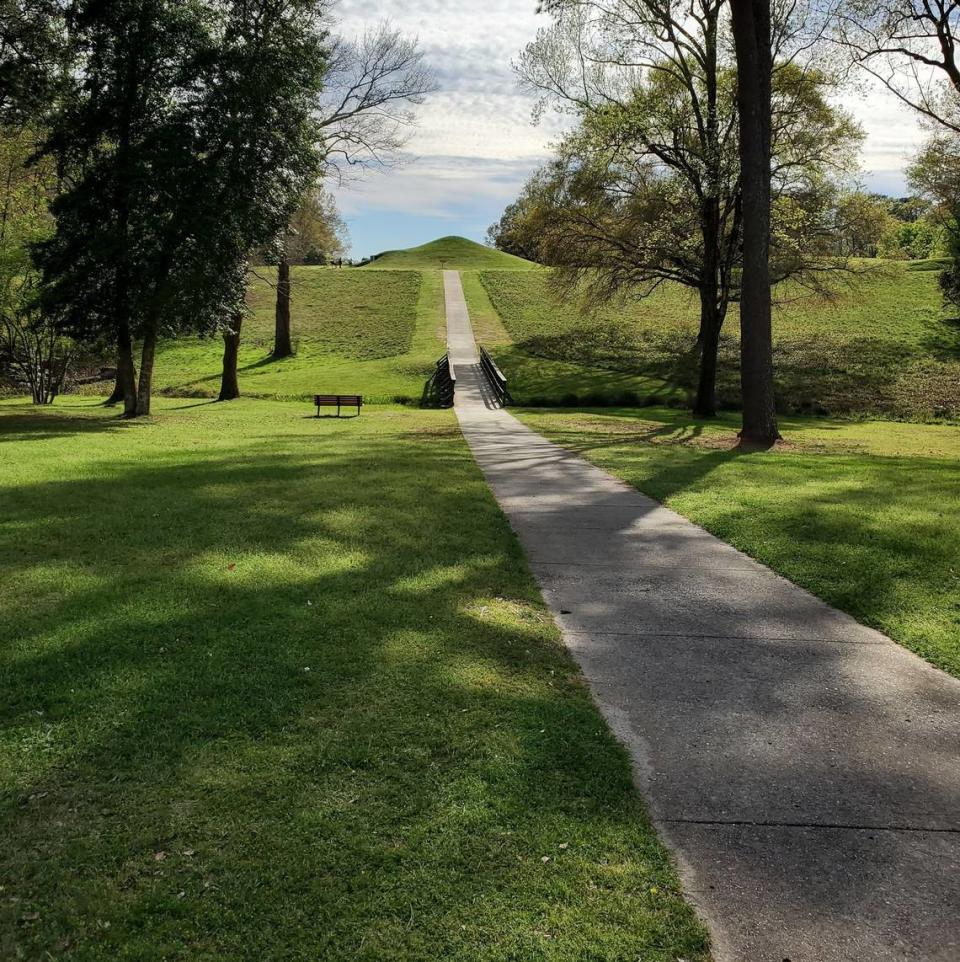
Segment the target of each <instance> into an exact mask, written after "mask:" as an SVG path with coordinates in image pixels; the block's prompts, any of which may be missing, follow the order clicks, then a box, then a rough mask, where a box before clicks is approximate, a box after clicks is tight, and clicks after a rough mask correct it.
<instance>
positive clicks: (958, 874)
mask: <svg viewBox="0 0 960 962" xmlns="http://www.w3.org/2000/svg"><path fill="white" fill-rule="evenodd" d="M444 289H445V293H446V298H447V329H448V342H449V347H450V357H451V359H452V360H453V362H454V364H455V365H456V373H457V394H456V413H457V416H458V418H459V420H460V424H461V428H462V430H463V434H464V436H465V438H466V440H467V442H468V444H469V445H470V448H471V450H472V451H473V454H474V457H475V458H476V460H477V462H478V464H479V465H480V467H481V469H482V470H483V472H484V474H485V476H486V478H487V481H488V483H489V484H490V487H491V488H492V490H493V492H494V494H495V496H496V498H497V500H498V501H499V503H500V505H501V507H502V509H503V511H504V512H505V513H506V515H507V517H508V518H509V520H510V523H511V525H512V526H513V528H514V530H515V531H516V533H517V535H518V537H519V538H520V541H521V543H522V544H523V546H524V548H525V550H526V552H527V556H528V558H529V560H530V565H531V568H532V569H533V573H534V575H535V576H536V578H537V580H538V581H539V583H540V586H541V588H542V590H543V594H544V598H545V599H546V601H547V604H548V605H549V607H550V609H551V611H552V612H553V615H554V618H555V619H556V620H557V622H558V623H559V625H560V627H561V629H562V631H563V637H564V640H565V642H566V644H567V646H568V647H569V648H570V649H571V651H572V652H573V654H574V656H575V657H576V659H577V661H578V662H579V664H580V666H581V668H582V669H583V671H584V674H585V675H586V677H587V679H588V680H589V682H590V685H591V688H592V690H593V693H594V697H595V699H596V700H597V702H598V704H599V705H600V708H601V710H602V711H603V713H604V715H605V716H606V718H607V721H608V722H609V724H610V725H611V727H612V728H613V730H614V731H615V732H616V734H617V735H618V737H620V738H621V740H622V741H623V742H624V743H625V744H626V745H627V747H628V748H629V750H630V752H631V755H632V758H633V762H634V770H635V774H636V779H637V781H638V784H639V786H640V788H641V790H642V792H643V794H644V796H645V798H646V801H647V804H648V806H649V808H650V810H651V813H652V815H653V817H654V821H655V823H656V825H657V827H658V829H659V831H660V832H661V834H662V836H663V837H664V838H665V840H666V841H667V843H668V844H669V845H670V847H671V849H672V851H673V853H674V855H675V857H676V859H677V862H678V865H679V868H680V872H681V876H682V878H683V881H684V886H685V890H686V892H687V894H688V896H689V898H690V899H691V901H692V902H693V903H694V904H695V905H696V906H697V908H698V910H699V911H700V913H701V915H702V916H703V918H704V919H705V921H706V922H707V924H708V926H709V927H710V929H711V933H712V935H713V940H714V953H715V957H716V958H717V960H718V962H727V960H737V962H785V960H789V962H888V960H891V962H892V960H917V962H920V960H923V962H957V960H960V682H958V681H957V680H955V679H953V678H951V677H950V676H948V675H946V674H944V673H942V672H940V671H937V670H936V669H934V668H932V667H930V666H929V665H927V664H926V663H925V662H923V661H922V660H921V659H919V658H917V657H916V656H914V655H912V654H911V653H909V652H907V651H906V650H904V649H903V648H900V647H899V646H898V645H896V644H894V643H893V642H892V641H890V640H889V639H888V638H886V637H885V636H883V635H881V634H879V633H878V632H876V631H873V630H871V629H869V628H866V627H864V626H862V625H860V624H859V623H857V622H856V621H854V620H853V619H852V618H850V617H849V616H848V615H845V614H843V613H842V612H839V611H837V610H835V609H833V608H830V607H829V606H827V605H826V604H824V603H823V602H821V601H819V600H818V599H816V598H814V597H813V596H812V595H810V594H809V593H807V592H806V591H804V590H802V589H800V588H798V587H797V586H796V585H793V584H792V583H790V582H788V581H786V580H785V579H783V578H781V577H779V576H778V575H776V574H774V573H773V572H771V571H770V570H769V569H768V568H765V567H764V566H763V565H760V564H758V563H757V562H755V561H753V560H752V559H750V558H748V557H746V556H745V555H743V554H741V553H740V552H738V551H736V550H735V549H734V548H732V547H730V546H729V545H727V544H725V543H723V542H721V541H719V540H718V539H716V538H714V537H713V536H712V535H710V534H708V533H707V532H705V531H704V530H703V529H701V528H698V527H697V526H696V525H694V524H692V523H690V522H689V521H687V520H685V519H684V518H682V517H680V516H679V515H677V514H675V513H674V512H672V511H670V510H668V509H667V508H665V507H663V506H662V505H660V504H658V503H657V502H655V501H653V500H651V499H649V498H647V497H645V496H644V495H642V494H640V493H639V492H638V491H636V490H635V489H634V488H632V487H630V486H629V485H626V484H625V483H623V482H621V481H619V480H617V479H616V478H614V477H612V476H611V475H609V474H607V473H606V472H604V471H601V470H600V469H599V468H596V467H594V466H593V465H591V464H589V463H587V462H586V461H584V460H582V459H581V458H579V457H576V456H574V455H572V454H570V453H569V452H567V451H565V450H564V449H562V448H560V447H558V446H557V445H555V444H553V443H551V442H549V441H547V440H546V439H545V438H543V437H542V436H540V435H538V434H536V433H535V432H533V431H531V430H530V429H529V428H527V427H525V426H524V425H523V424H521V423H520V422H519V421H517V420H516V419H515V418H514V417H512V416H511V415H510V414H508V413H507V412H506V411H503V410H499V409H498V408H497V406H496V404H495V402H494V401H493V400H492V398H491V396H490V394H489V392H488V391H487V389H486V386H485V383H484V381H483V377H482V374H481V373H480V371H479V367H478V366H477V365H476V363H475V362H476V348H475V345H474V344H473V333H472V330H471V329H470V323H469V316H468V313H467V309H466V305H465V303H464V298H463V291H462V287H461V284H460V279H459V274H457V272H455V271H446V272H445V273H444ZM508 373H509V372H508Z"/></svg>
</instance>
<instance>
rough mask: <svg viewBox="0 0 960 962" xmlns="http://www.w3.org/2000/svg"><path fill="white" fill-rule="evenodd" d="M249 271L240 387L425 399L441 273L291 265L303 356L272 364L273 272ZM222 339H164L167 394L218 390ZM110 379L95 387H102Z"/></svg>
mask: <svg viewBox="0 0 960 962" xmlns="http://www.w3.org/2000/svg"><path fill="white" fill-rule="evenodd" d="M257 275H259V276H254V277H252V278H251V284H250V292H249V295H248V297H249V303H250V307H251V310H252V315H251V316H250V317H248V318H247V319H246V320H245V321H244V325H243V332H242V339H241V346H240V390H241V391H242V392H243V393H244V394H245V395H248V396H253V397H281V398H283V397H287V398H300V397H307V396H310V395H312V394H314V393H316V392H318V391H319V392H331V393H334V392H335V393H343V394H350V393H359V394H363V395H364V396H365V397H366V398H367V400H369V401H372V402H384V401H395V400H401V401H419V399H420V396H421V393H422V390H423V385H424V382H425V381H426V379H427V377H429V375H430V373H431V371H432V370H433V366H434V363H435V362H436V360H437V358H438V357H440V356H441V355H442V354H443V353H444V352H445V351H446V344H445V337H446V335H445V326H444V317H443V292H442V287H441V282H440V276H439V275H438V274H435V273H433V274H431V273H424V274H421V273H420V272H417V271H382V272H380V273H378V274H372V273H364V272H362V271H356V270H348V269H343V270H338V269H336V268H329V267H295V268H293V271H292V277H291V282H292V292H291V298H292V326H293V340H294V346H295V349H296V356H295V357H291V358H286V359H284V360H282V361H272V360H271V359H270V351H271V350H272V347H273V328H274V298H275V290H274V287H273V284H274V283H275V277H276V272H275V271H274V270H272V269H271V268H258V270H257ZM222 355H223V342H222V340H221V339H220V338H219V337H216V338H205V339H204V338H182V339H178V340H167V341H165V342H163V343H162V344H161V347H160V349H159V351H158V355H157V370H156V375H155V378H156V384H157V387H158V389H159V390H160V391H161V392H162V393H164V394H168V395H178V396H197V397H214V396H216V394H217V392H218V390H219V388H220V368H221V359H222ZM102 389H103V385H98V386H96V390H97V391H102Z"/></svg>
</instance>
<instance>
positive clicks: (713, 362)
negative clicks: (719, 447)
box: [693, 291, 723, 418]
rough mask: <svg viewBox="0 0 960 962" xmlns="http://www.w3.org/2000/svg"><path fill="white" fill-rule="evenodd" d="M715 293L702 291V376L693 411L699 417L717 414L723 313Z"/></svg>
mask: <svg viewBox="0 0 960 962" xmlns="http://www.w3.org/2000/svg"><path fill="white" fill-rule="evenodd" d="M715 293H716V292H714V291H701V292H700V337H699V342H700V377H699V379H698V381H697V396H696V399H695V400H694V402H693V413H694V414H695V415H696V416H697V417H699V418H712V417H716V414H717V353H718V351H719V349H720V329H721V328H722V327H723V314H722V313H721V311H720V308H719V307H718V306H717V302H716V296H715Z"/></svg>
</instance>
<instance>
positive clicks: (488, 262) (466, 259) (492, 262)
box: [363, 236, 538, 271]
mask: <svg viewBox="0 0 960 962" xmlns="http://www.w3.org/2000/svg"><path fill="white" fill-rule="evenodd" d="M441 267H442V268H446V269H447V270H451V271H454V270H456V271H475V270H497V271H503V270H508V271H510V270H512V271H529V270H536V269H537V268H538V265H536V264H534V263H532V262H531V261H526V260H524V259H523V258H522V257H515V256H514V255H513V254H505V253H504V252H503V251H498V250H496V249H495V248H492V247H485V246H484V245H483V244H478V243H477V242H476V241H472V240H467V238H466V237H453V236H451V237H439V238H437V240H434V241H430V242H429V243H428V244H422V245H421V246H420V247H409V248H407V249H405V250H396V251H384V252H383V253H382V254H380V255H378V256H377V259H376V260H375V261H373V262H372V263H370V264H367V265H366V266H365V267H364V268H363V269H364V270H384V269H389V270H439V269H440V268H441Z"/></svg>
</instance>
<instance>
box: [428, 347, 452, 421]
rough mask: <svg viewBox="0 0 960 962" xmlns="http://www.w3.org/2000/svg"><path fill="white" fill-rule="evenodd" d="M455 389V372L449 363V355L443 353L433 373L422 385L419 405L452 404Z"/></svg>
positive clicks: (440, 405)
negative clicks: (421, 397)
mask: <svg viewBox="0 0 960 962" xmlns="http://www.w3.org/2000/svg"><path fill="white" fill-rule="evenodd" d="M456 389H457V374H456V372H455V371H454V369H453V364H451V363H450V357H449V355H447V354H444V355H443V357H441V358H440V360H439V361H437V365H436V367H435V368H434V369H433V374H431V375H430V378H429V380H428V381H427V383H426V384H425V385H424V387H423V399H422V401H421V406H423V407H437V408H448V407H452V406H453V397H454V394H455V393H456Z"/></svg>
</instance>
